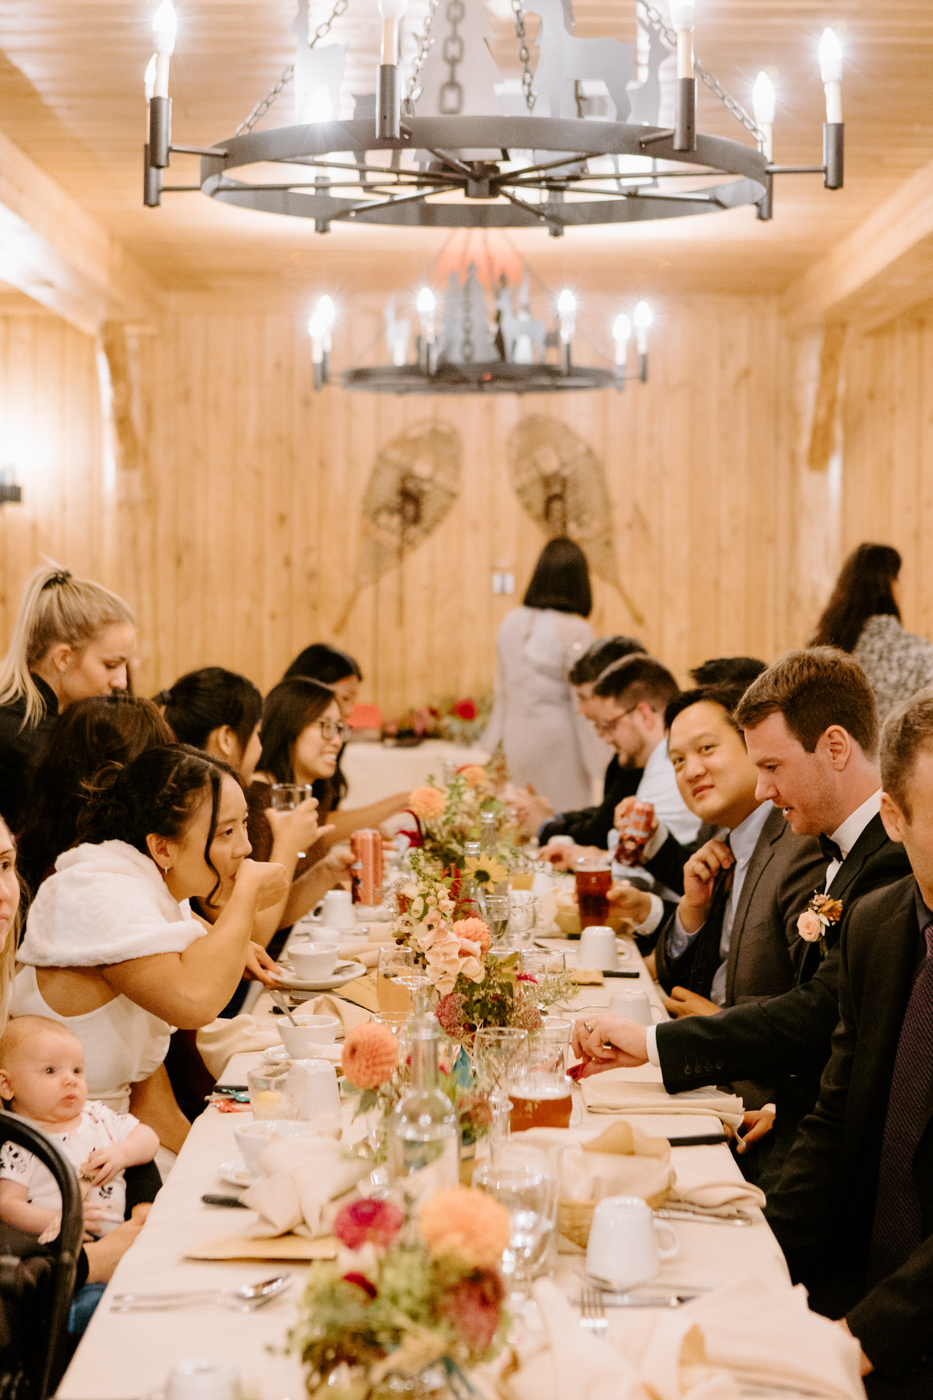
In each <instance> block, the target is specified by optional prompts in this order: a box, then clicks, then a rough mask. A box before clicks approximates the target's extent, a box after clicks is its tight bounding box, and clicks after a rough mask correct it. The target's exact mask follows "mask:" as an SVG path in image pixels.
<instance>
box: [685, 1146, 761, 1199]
mask: <svg viewBox="0 0 933 1400" xmlns="http://www.w3.org/2000/svg"><path fill="white" fill-rule="evenodd" d="M721 1161H722V1155H721V1153H719V1152H714V1153H712V1154H711V1153H710V1151H709V1148H707V1147H681V1148H678V1151H677V1163H676V1169H675V1173H674V1183H673V1186H672V1188H671V1193H670V1197H669V1199H668V1202H667V1204H668V1205H672V1206H673V1205H685V1206H689V1207H690V1209H691V1210H697V1211H701V1212H705V1213H707V1214H709V1215H724V1216H730V1215H731V1216H734V1215H736V1213H737V1212H738V1211H740V1210H750V1209H752V1208H754V1207H756V1206H757V1207H758V1209H759V1210H763V1209H764V1206H765V1193H764V1192H763V1191H762V1190H761V1189H760V1188H759V1187H758V1186H752V1184H751V1182H748V1181H746V1180H745V1178H744V1177H743V1176H742V1173H741V1172H740V1171H739V1169H738V1167H737V1166H736V1164H735V1163H734V1162H730V1163H727V1164H724V1165H723V1166H722V1167H721V1168H720V1170H719V1171H718V1173H717V1174H716V1175H711V1173H710V1169H711V1167H712V1168H713V1170H714V1171H716V1168H719V1167H720V1163H721Z"/></svg>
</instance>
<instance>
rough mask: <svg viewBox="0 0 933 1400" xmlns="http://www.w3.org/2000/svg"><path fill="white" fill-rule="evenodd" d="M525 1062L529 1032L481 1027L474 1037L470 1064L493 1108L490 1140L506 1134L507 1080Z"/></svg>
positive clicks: (510, 1027)
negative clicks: (471, 1062) (471, 1063)
mask: <svg viewBox="0 0 933 1400" xmlns="http://www.w3.org/2000/svg"><path fill="white" fill-rule="evenodd" d="M527 1060H528V1032H527V1031H523V1030H519V1029H518V1028H517V1027H514V1026H484V1027H483V1028H482V1029H481V1030H478V1031H477V1032H476V1035H475V1036H474V1038H473V1065H474V1068H475V1070H476V1078H477V1081H478V1084H479V1088H480V1092H481V1093H487V1094H488V1095H489V1106H490V1108H491V1109H492V1125H491V1127H490V1139H491V1141H492V1142H497V1141H501V1140H502V1139H503V1138H506V1137H508V1134H509V1112H510V1110H511V1107H512V1103H511V1100H510V1098H509V1081H510V1080H511V1079H512V1076H513V1075H516V1074H518V1073H519V1072H520V1071H521V1070H522V1069H523V1068H524V1066H525V1065H526V1064H527Z"/></svg>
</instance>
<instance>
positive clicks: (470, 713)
mask: <svg viewBox="0 0 933 1400" xmlns="http://www.w3.org/2000/svg"><path fill="white" fill-rule="evenodd" d="M491 714H492V696H491V695H480V696H478V697H477V698H476V699H474V698H473V697H472V696H470V695H465V696H462V697H460V698H457V697H456V696H452V695H445V696H444V697H443V698H442V699H440V700H436V701H434V703H433V704H430V705H420V706H413V707H411V708H409V709H408V710H406V711H405V713H404V714H402V715H399V716H398V718H397V719H388V720H386V722H385V724H384V725H383V726H382V733H383V736H384V737H385V738H386V739H394V740H395V742H396V743H398V742H399V741H401V742H402V743H403V744H404V743H406V742H407V743H414V742H420V741H421V740H422V739H447V740H448V741H449V742H451V743H454V744H464V745H470V744H476V743H479V740H480V739H481V737H482V735H483V731H484V730H485V729H486V727H487V725H488V724H489V718H490V715H491Z"/></svg>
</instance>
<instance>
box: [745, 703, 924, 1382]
mask: <svg viewBox="0 0 933 1400" xmlns="http://www.w3.org/2000/svg"><path fill="white" fill-rule="evenodd" d="M881 773H882V779H883V782H884V792H883V794H882V799H881V817H882V820H883V822H884V825H885V827H886V829H887V831H888V832H889V834H890V835H891V837H892V838H893V839H895V840H897V841H901V842H903V845H904V849H905V851H906V852H907V855H908V857H909V860H910V864H911V867H912V870H913V874H912V875H911V876H909V877H908V878H907V879H904V880H901V881H899V882H898V883H897V884H895V885H893V886H891V887H890V888H888V889H884V890H878V891H876V892H875V893H874V894H870V895H867V896H866V897H865V898H864V899H862V900H859V901H858V903H856V904H855V905H854V906H853V907H852V908H851V910H850V912H849V913H848V915H847V917H846V920H845V923H844V926H843V931H842V938H841V942H840V958H839V1013H840V1020H839V1025H838V1027H837V1029H836V1031H835V1034H834V1036H833V1051H832V1057H831V1059H830V1061H829V1064H828V1065H827V1067H826V1071H825V1073H824V1075H823V1079H822V1083H821V1086H820V1096H819V1101H818V1102H817V1105H816V1107H815V1109H814V1111H813V1113H811V1114H810V1115H809V1116H808V1117H807V1118H805V1119H804V1121H803V1123H802V1124H801V1127H800V1132H799V1133H798V1136H797V1139H796V1141H795V1143H794V1146H793V1148H792V1150H791V1152H790V1154H789V1156H788V1158H787V1161H786V1162H785V1164H784V1171H783V1175H782V1177H781V1181H780V1186H779V1187H778V1189H777V1191H776V1192H775V1194H774V1195H773V1196H772V1197H771V1199H770V1200H769V1204H768V1218H769V1220H770V1222H771V1225H772V1228H773V1229H774V1231H775V1234H776V1235H777V1237H778V1240H779V1241H780V1243H781V1246H782V1248H783V1249H784V1253H785V1255H786V1256H787V1260H788V1263H789V1264H790V1267H791V1272H792V1273H793V1275H794V1277H795V1279H802V1280H803V1281H804V1282H806V1283H807V1285H808V1287H809V1288H810V1294H811V1306H814V1307H816V1308H817V1309H818V1310H819V1311H820V1312H825V1313H827V1315H828V1316H830V1317H841V1316H844V1317H845V1319H846V1324H847V1326H848V1327H849V1330H850V1331H851V1332H853V1333H854V1335H855V1336H856V1337H857V1338H858V1339H859V1341H860V1343H861V1346H862V1354H863V1373H867V1372H869V1371H871V1370H876V1371H877V1373H878V1377H877V1379H876V1378H874V1377H870V1379H869V1381H868V1382H867V1389H868V1391H869V1394H873V1395H878V1396H882V1395H885V1396H887V1395H892V1396H893V1395H898V1396H900V1395H903V1396H905V1397H906V1396H908V1395H909V1396H918V1397H919V1396H924V1397H929V1396H931V1395H933V691H931V690H926V691H921V692H920V694H919V695H916V696H914V697H912V698H911V699H910V700H907V701H905V702H904V703H903V704H902V705H900V706H898V708H897V709H895V710H894V711H893V712H892V713H891V714H890V716H889V717H888V719H887V721H886V723H885V727H884V735H883V738H882V747H881Z"/></svg>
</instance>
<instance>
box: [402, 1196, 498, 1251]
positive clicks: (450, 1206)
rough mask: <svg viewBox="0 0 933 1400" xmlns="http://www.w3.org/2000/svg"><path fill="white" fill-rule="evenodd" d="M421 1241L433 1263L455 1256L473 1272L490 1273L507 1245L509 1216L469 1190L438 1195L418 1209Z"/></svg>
mask: <svg viewBox="0 0 933 1400" xmlns="http://www.w3.org/2000/svg"><path fill="white" fill-rule="evenodd" d="M419 1228H420V1230H421V1238H422V1239H423V1240H424V1242H425V1244H426V1245H427V1246H428V1249H429V1250H430V1251H431V1253H432V1255H433V1256H434V1258H435V1259H437V1258H439V1257H440V1256H441V1255H444V1254H455V1255H457V1256H458V1258H460V1259H462V1260H464V1262H465V1263H467V1264H470V1265H472V1267H473V1268H474V1269H493V1268H495V1267H496V1265H497V1264H498V1263H499V1261H500V1260H501V1258H502V1251H503V1250H504V1249H506V1248H507V1247H508V1243H509V1213H508V1211H507V1210H506V1208H505V1206H503V1205H500V1203H499V1202H498V1201H496V1200H493V1198H492V1196H487V1195H485V1193H484V1192H482V1191H474V1190H473V1189H472V1188H471V1187H468V1186H455V1187H453V1188H452V1189H451V1190H448V1191H437V1192H435V1194H434V1195H433V1196H431V1197H430V1198H429V1199H428V1200H427V1201H425V1203H424V1205H423V1206H422V1208H421V1217H420V1220H419Z"/></svg>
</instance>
